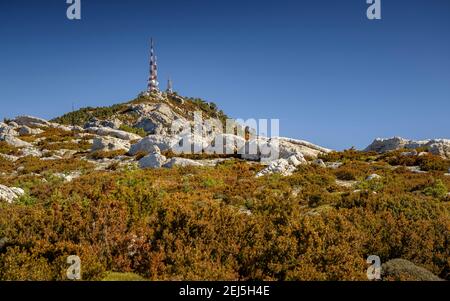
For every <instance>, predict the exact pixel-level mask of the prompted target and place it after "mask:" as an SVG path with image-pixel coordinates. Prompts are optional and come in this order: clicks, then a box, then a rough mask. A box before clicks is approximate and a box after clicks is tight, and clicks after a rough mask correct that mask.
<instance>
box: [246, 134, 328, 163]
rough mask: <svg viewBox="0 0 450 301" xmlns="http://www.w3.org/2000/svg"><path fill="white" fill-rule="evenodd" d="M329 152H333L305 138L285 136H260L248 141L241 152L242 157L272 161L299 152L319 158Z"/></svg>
mask: <svg viewBox="0 0 450 301" xmlns="http://www.w3.org/2000/svg"><path fill="white" fill-rule="evenodd" d="M255 149H256V152H255ZM329 152H331V150H330V149H327V148H324V147H321V146H318V145H315V144H312V143H310V142H307V141H303V140H297V139H291V138H285V137H275V138H271V139H268V138H264V137H258V138H257V139H253V140H251V141H249V142H247V143H246V146H245V150H240V151H239V154H242V158H243V159H246V160H258V161H259V160H261V161H269V162H270V161H273V160H277V159H287V158H289V157H290V156H292V155H297V154H299V155H302V156H309V157H312V158H317V156H318V155H319V154H321V153H329Z"/></svg>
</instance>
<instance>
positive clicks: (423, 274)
mask: <svg viewBox="0 0 450 301" xmlns="http://www.w3.org/2000/svg"><path fill="white" fill-rule="evenodd" d="M381 277H382V279H383V280H390V281H442V279H441V278H439V277H438V276H436V275H434V274H433V273H432V272H430V271H428V270H427V269H425V268H422V267H419V266H417V265H415V264H414V263H412V262H411V261H408V260H405V259H392V260H389V261H388V262H386V263H384V264H383V265H382V266H381Z"/></svg>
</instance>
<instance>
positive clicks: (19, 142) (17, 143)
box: [0, 134, 32, 148]
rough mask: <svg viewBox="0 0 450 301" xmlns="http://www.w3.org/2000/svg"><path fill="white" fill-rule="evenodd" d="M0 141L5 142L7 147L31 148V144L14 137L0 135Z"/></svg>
mask: <svg viewBox="0 0 450 301" xmlns="http://www.w3.org/2000/svg"><path fill="white" fill-rule="evenodd" d="M0 141H5V142H6V143H8V144H9V145H11V146H13V147H17V148H21V147H31V146H32V145H31V143H28V142H25V141H23V140H20V139H19V138H16V137H15V136H12V135H4V134H0Z"/></svg>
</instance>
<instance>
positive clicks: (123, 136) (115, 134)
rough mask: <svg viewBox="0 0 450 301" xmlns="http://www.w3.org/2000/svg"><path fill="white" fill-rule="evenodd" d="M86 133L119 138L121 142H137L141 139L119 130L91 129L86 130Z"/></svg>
mask: <svg viewBox="0 0 450 301" xmlns="http://www.w3.org/2000/svg"><path fill="white" fill-rule="evenodd" d="M86 131H87V132H89V133H91V134H96V135H99V136H110V137H114V138H119V139H122V140H129V141H131V140H139V139H142V137H141V136H139V135H137V134H133V133H129V132H125V131H121V130H115V129H112V128H107V127H91V128H87V129H86Z"/></svg>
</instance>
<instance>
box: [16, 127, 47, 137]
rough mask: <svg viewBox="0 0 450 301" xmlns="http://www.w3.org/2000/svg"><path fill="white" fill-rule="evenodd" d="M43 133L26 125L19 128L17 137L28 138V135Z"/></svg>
mask: <svg viewBox="0 0 450 301" xmlns="http://www.w3.org/2000/svg"><path fill="white" fill-rule="evenodd" d="M43 132H44V131H43V130H41V129H39V128H35V129H32V128H30V127H28V126H26V125H24V126H22V127H20V128H19V135H20V136H29V135H39V134H41V133H43Z"/></svg>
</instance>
